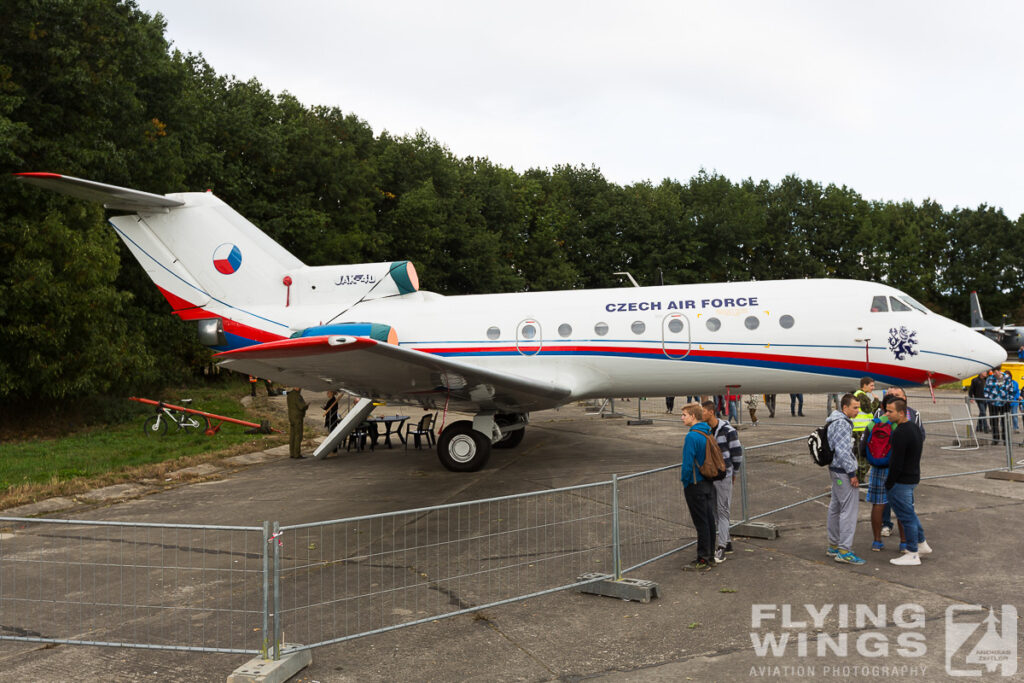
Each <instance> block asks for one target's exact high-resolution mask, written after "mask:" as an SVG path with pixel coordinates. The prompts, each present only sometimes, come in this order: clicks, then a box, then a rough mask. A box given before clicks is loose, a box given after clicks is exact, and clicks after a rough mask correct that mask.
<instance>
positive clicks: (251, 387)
mask: <svg viewBox="0 0 1024 683" xmlns="http://www.w3.org/2000/svg"><path fill="white" fill-rule="evenodd" d="M257 381H258V380H257V379H256V378H255V377H253V376H252V375H249V395H250V396H252V397H253V398H256V382H257Z"/></svg>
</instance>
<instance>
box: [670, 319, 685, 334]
mask: <svg viewBox="0 0 1024 683" xmlns="http://www.w3.org/2000/svg"><path fill="white" fill-rule="evenodd" d="M668 331H669V332H674V333H679V332H682V331H683V321H682V320H680V319H679V318H672V319H671V320H669V321H668Z"/></svg>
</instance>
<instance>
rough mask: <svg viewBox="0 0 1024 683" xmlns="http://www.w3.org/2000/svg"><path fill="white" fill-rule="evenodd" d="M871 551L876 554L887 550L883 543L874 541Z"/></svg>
mask: <svg viewBox="0 0 1024 683" xmlns="http://www.w3.org/2000/svg"><path fill="white" fill-rule="evenodd" d="M871 549H872V550H874V551H875V552H876V553H877V552H881V551H882V550H885V545H884V544H883V543H882V542H881V541H874V542H872V543H871Z"/></svg>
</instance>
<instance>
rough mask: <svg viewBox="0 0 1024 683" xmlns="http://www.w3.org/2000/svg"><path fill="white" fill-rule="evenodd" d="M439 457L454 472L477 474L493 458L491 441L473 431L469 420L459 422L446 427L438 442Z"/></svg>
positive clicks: (446, 467)
mask: <svg viewBox="0 0 1024 683" xmlns="http://www.w3.org/2000/svg"><path fill="white" fill-rule="evenodd" d="M437 457H438V458H439V459H440V460H441V464H442V465H444V467H445V469H448V470H451V471H452V472H476V471H477V470H479V469H480V468H481V467H483V466H484V465H486V464H487V459H488V458H489V457H491V442H490V440H489V439H488V438H487V437H486V436H484V435H483V434H481V433H480V432H478V431H476V430H475V429H473V423H472V422H470V421H469V420H459V421H458V422H453V423H452V424H450V425H448V426H447V427H445V430H444V431H443V432H441V436H440V438H439V439H438V440H437Z"/></svg>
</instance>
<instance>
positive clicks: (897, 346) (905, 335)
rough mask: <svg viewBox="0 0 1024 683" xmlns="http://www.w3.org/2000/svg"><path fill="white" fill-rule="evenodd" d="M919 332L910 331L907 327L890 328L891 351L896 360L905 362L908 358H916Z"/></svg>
mask: <svg viewBox="0 0 1024 683" xmlns="http://www.w3.org/2000/svg"><path fill="white" fill-rule="evenodd" d="M915 346H917V330H908V329H907V328H906V327H900V328H899V329H896V328H895V327H892V328H889V350H890V351H892V355H894V356H896V360H903V359H904V358H906V357H907V356H916V355H917V351H915V350H914V347H915Z"/></svg>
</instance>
